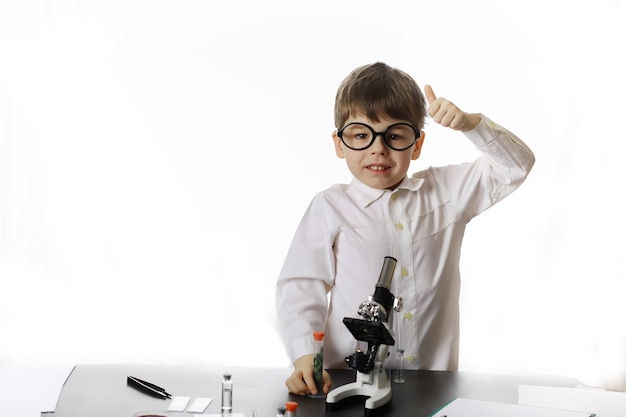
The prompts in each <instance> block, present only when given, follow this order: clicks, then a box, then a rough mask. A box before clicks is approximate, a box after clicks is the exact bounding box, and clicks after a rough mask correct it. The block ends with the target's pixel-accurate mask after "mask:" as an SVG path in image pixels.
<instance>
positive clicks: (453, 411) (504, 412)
mask: <svg viewBox="0 0 626 417" xmlns="http://www.w3.org/2000/svg"><path fill="white" fill-rule="evenodd" d="M503 416H506V417H590V414H589V413H581V412H577V411H566V410H557V409H552V408H542V407H531V406H527V405H519V404H510V403H500V402H492V401H482V400H472V399H468V398H456V399H455V400H453V401H451V402H450V403H448V404H447V405H446V406H445V407H443V408H442V409H441V410H439V411H438V412H436V413H434V414H433V415H432V416H431V417H503Z"/></svg>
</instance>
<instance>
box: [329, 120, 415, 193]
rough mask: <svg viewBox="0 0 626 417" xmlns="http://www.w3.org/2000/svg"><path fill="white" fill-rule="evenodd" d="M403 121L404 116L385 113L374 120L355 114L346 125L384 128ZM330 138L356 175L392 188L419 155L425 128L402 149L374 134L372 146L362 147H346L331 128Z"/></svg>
mask: <svg viewBox="0 0 626 417" xmlns="http://www.w3.org/2000/svg"><path fill="white" fill-rule="evenodd" d="M403 122H404V123H406V121H404V120H396V119H391V118H384V117H381V119H380V121H378V122H375V121H373V120H370V119H368V118H367V117H364V116H356V117H351V118H349V119H348V120H346V123H345V125H346V126H347V125H348V124H350V123H364V124H367V125H369V126H371V127H372V128H373V129H374V130H375V131H376V132H383V131H385V130H386V129H387V127H389V126H391V125H393V124H395V123H403ZM333 141H334V143H335V152H336V154H337V156H338V157H339V158H342V159H345V160H346V163H347V164H348V169H350V172H351V173H352V175H354V177H355V178H356V179H358V180H359V181H361V182H362V183H363V184H365V185H367V186H369V187H372V188H377V189H381V190H382V189H390V190H393V189H395V188H396V187H397V186H398V184H400V182H402V180H403V179H404V177H405V176H406V174H407V171H408V169H409V165H410V164H411V161H412V160H416V159H417V158H419V155H420V151H421V148H422V143H423V141H424V132H421V135H420V137H419V138H418V139H417V141H416V142H415V144H414V145H413V146H411V147H410V148H409V149H406V150H403V151H397V150H394V149H391V148H390V147H389V146H388V145H387V144H386V143H385V141H384V140H383V137H382V136H377V137H376V138H375V139H374V143H372V145H371V146H369V147H368V148H366V149H362V150H354V149H350V148H349V147H347V146H346V145H345V144H344V143H343V142H342V140H341V138H340V137H339V135H338V134H337V131H335V132H333Z"/></svg>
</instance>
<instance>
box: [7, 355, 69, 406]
mask: <svg viewBox="0 0 626 417" xmlns="http://www.w3.org/2000/svg"><path fill="white" fill-rule="evenodd" d="M73 369H74V365H35V364H21V363H6V364H0V392H1V393H2V395H0V415H3V416H11V417H41V413H42V412H50V411H54V410H55V408H56V405H57V402H58V400H59V395H60V394H61V390H62V389H63V384H65V381H66V380H67V377H68V376H69V375H70V373H72V370H73Z"/></svg>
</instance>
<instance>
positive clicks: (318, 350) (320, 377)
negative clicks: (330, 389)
mask: <svg viewBox="0 0 626 417" xmlns="http://www.w3.org/2000/svg"><path fill="white" fill-rule="evenodd" d="M313 379H314V380H315V386H316V387H317V395H314V397H324V396H325V394H324V390H323V389H324V332H313Z"/></svg>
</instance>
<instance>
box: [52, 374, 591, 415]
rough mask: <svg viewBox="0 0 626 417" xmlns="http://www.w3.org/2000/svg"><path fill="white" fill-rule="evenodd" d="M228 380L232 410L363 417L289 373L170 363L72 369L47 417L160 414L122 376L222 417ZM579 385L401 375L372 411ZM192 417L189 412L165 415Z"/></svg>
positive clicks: (341, 377) (539, 379)
mask: <svg viewBox="0 0 626 417" xmlns="http://www.w3.org/2000/svg"><path fill="white" fill-rule="evenodd" d="M226 372H228V373H231V374H232V375H233V376H232V378H233V383H234V389H233V412H234V413H237V412H239V413H243V414H244V415H245V416H246V417H251V416H252V411H253V410H256V415H257V417H275V416H276V410H277V408H278V407H279V406H281V405H282V406H284V404H285V402H286V401H296V402H297V403H298V410H297V416H298V417H313V416H315V417H320V416H332V417H352V416H358V417H362V416H363V415H364V411H365V410H364V404H363V402H364V399H363V398H358V397H354V398H352V399H349V400H346V401H347V403H344V402H342V403H341V404H340V408H339V410H335V411H326V403H325V400H324V399H320V398H309V397H300V396H295V395H292V394H289V393H288V392H287V389H286V387H285V384H284V381H285V379H286V377H287V376H288V375H289V374H290V372H291V369H287V368H281V369H275V368H235V367H228V368H227V367H222V366H198V367H191V366H171V365H138V364H126V365H125V364H115V365H78V366H76V367H75V368H74V370H73V371H72V374H71V375H70V377H69V378H68V380H67V382H66V383H65V385H64V387H63V390H62V392H61V396H60V398H59V402H58V404H57V408H56V411H55V412H54V413H52V414H49V415H50V416H51V417H83V416H90V417H100V416H102V417H105V416H106V417H110V416H114V417H132V415H133V414H134V413H135V412H137V411H141V410H165V409H166V408H167V406H168V404H169V402H170V401H169V400H161V399H157V398H152V397H150V396H148V395H145V394H143V393H141V392H139V391H137V390H135V389H133V388H131V387H128V386H127V385H126V377H127V376H128V375H132V376H135V377H137V378H140V379H144V380H147V381H150V382H152V383H154V384H157V385H159V386H162V387H164V388H166V389H167V390H168V392H170V393H171V394H172V395H175V396H190V397H191V399H192V400H193V399H194V398H196V397H211V398H213V402H212V403H211V404H210V405H209V407H208V408H207V409H206V411H205V414H220V406H221V381H222V374H223V373H226ZM330 373H331V376H332V378H333V387H338V386H340V385H343V384H346V383H349V382H352V381H354V380H355V372H354V371H352V370H349V369H346V370H330ZM578 383H579V382H578V381H577V380H575V379H572V378H567V377H560V376H541V375H535V376H515V375H494V374H480V373H467V372H444V371H407V372H406V382H405V383H404V384H394V383H392V399H391V401H390V402H389V403H388V404H387V405H385V406H384V407H381V408H380V409H377V410H376V414H377V415H380V416H390V417H392V416H414V417H428V416H430V415H431V414H432V413H434V412H435V411H436V410H437V409H439V408H440V407H442V406H443V405H444V404H446V403H447V402H449V401H450V400H452V399H454V398H455V397H465V398H474V399H482V400H492V401H503V402H510V403H516V402H517V392H518V385H520V384H527V385H547V386H563V387H573V386H576V385H577V384H578ZM171 415H172V416H173V417H178V416H185V417H191V416H192V414H191V413H171Z"/></svg>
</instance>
